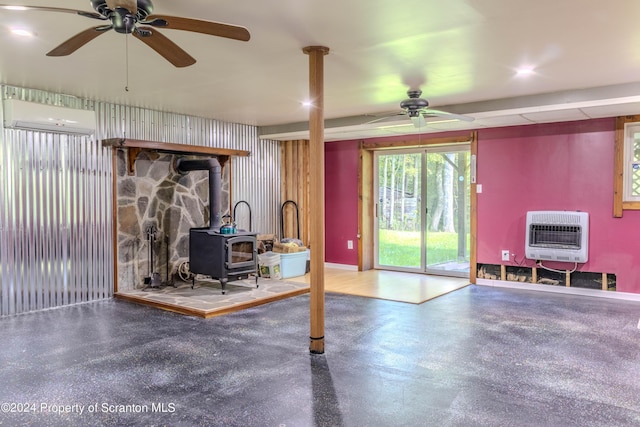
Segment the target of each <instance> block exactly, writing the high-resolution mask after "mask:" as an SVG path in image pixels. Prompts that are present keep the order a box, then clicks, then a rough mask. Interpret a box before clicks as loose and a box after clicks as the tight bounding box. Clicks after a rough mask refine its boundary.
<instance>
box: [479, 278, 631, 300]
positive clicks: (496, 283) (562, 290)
mask: <svg viewBox="0 0 640 427" xmlns="http://www.w3.org/2000/svg"><path fill="white" fill-rule="evenodd" d="M476 284H477V285H481V286H493V287H496V288H512V289H526V290H529V291H540V292H552V293H556V294H569V295H582V296H589V297H596V298H609V299H619V300H625V301H638V302H640V294H632V293H630V292H618V291H602V290H599V289H585V288H571V287H566V286H552V285H537V284H535V283H521V282H510V281H508V280H491V279H476Z"/></svg>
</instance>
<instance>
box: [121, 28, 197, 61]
mask: <svg viewBox="0 0 640 427" xmlns="http://www.w3.org/2000/svg"><path fill="white" fill-rule="evenodd" d="M138 30H141V31H138ZM138 30H136V31H134V32H133V35H134V37H136V38H137V39H139V40H141V41H142V42H144V43H145V44H146V45H147V46H149V47H150V48H151V49H153V50H155V51H156V52H158V53H159V54H160V55H162V56H163V57H164V59H166V60H167V61H169V62H171V63H172V64H173V65H175V66H176V67H188V66H189V65H193V64H195V63H196V60H195V59H194V58H193V57H192V56H191V55H189V54H188V53H187V52H185V51H184V50H182V48H181V47H180V46H178V45H177V44H175V43H174V42H172V41H171V40H169V39H168V38H167V37H165V36H163V35H162V34H161V33H160V32H159V31H158V30H156V29H155V28H151V27H139V28H138ZM141 33H142V34H144V35H142V34H141Z"/></svg>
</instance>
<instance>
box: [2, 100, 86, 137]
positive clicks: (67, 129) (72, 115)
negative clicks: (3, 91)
mask: <svg viewBox="0 0 640 427" xmlns="http://www.w3.org/2000/svg"><path fill="white" fill-rule="evenodd" d="M3 107H4V126H5V127H6V128H15V129H27V130H37V131H44V132H60V133H75V134H83V135H91V134H93V133H95V131H96V113H95V112H94V111H90V110H77V109H74V108H66V107H59V106H56V105H48V104H39V103H36V102H27V101H20V100H17V99H5V100H4V103H3Z"/></svg>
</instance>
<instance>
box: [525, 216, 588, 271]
mask: <svg viewBox="0 0 640 427" xmlns="http://www.w3.org/2000/svg"><path fill="white" fill-rule="evenodd" d="M525 256H526V257H527V258H529V259H534V260H539V261H564V262H580V263H584V262H587V260H588V258H589V214H588V213H587V212H567V211H531V212H527V229H526V239H525Z"/></svg>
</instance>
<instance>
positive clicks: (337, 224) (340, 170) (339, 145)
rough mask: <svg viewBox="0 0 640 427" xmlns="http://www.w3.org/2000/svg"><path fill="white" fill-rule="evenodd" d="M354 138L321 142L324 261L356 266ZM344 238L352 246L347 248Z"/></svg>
mask: <svg viewBox="0 0 640 427" xmlns="http://www.w3.org/2000/svg"><path fill="white" fill-rule="evenodd" d="M358 146H359V143H358V141H341V142H327V143H326V144H325V261H326V262H331V263H336V264H347V265H358V238H357V234H358V158H359V152H358ZM347 240H352V241H353V249H347Z"/></svg>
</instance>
